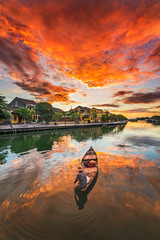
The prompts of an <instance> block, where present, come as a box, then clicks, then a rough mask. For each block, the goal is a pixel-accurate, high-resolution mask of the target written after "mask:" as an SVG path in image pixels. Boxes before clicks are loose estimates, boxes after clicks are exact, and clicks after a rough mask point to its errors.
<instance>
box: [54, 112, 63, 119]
mask: <svg viewBox="0 0 160 240" xmlns="http://www.w3.org/2000/svg"><path fill="white" fill-rule="evenodd" d="M62 116H63V113H61V112H54V113H53V116H52V119H53V120H54V121H59V119H60V118H61V117H62Z"/></svg>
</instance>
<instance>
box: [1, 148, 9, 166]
mask: <svg viewBox="0 0 160 240" xmlns="http://www.w3.org/2000/svg"><path fill="white" fill-rule="evenodd" d="M7 156H8V151H4V152H1V153H0V165H2V164H5V163H6V162H7V160H6V158H7Z"/></svg>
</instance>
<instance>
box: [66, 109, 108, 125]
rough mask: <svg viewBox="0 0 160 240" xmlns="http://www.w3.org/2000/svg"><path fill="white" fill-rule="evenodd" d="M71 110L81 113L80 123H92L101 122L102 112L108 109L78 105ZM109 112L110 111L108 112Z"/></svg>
mask: <svg viewBox="0 0 160 240" xmlns="http://www.w3.org/2000/svg"><path fill="white" fill-rule="evenodd" d="M70 112H76V113H79V115H80V123H92V122H101V116H102V114H105V113H106V111H104V110H102V109H98V108H91V109H90V108H88V107H82V106H78V107H76V108H74V109H72V110H70ZM107 113H109V112H107Z"/></svg>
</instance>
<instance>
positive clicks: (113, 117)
mask: <svg viewBox="0 0 160 240" xmlns="http://www.w3.org/2000/svg"><path fill="white" fill-rule="evenodd" d="M109 120H110V121H117V115H116V114H111V115H110V116H109Z"/></svg>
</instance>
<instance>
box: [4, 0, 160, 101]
mask: <svg viewBox="0 0 160 240" xmlns="http://www.w3.org/2000/svg"><path fill="white" fill-rule="evenodd" d="M0 13H1V17H0V28H1V30H0V37H1V42H2V43H3V46H5V47H4V49H2V52H3V54H2V55H3V56H1V59H0V60H1V62H2V63H3V65H5V66H7V69H8V72H9V73H10V74H11V75H12V76H14V77H15V78H16V81H17V82H18V83H17V84H18V85H19V86H20V87H21V88H23V89H25V90H27V91H31V92H33V93H36V94H38V95H39V96H42V97H46V98H47V99H50V98H51V99H52V100H53V101H68V102H69V94H70V93H71V92H75V91H76V89H74V90H72V89H69V88H68V89H67V88H63V87H61V88H59V91H60V92H59V93H58V94H59V95H57V93H56V94H54V91H55V88H56V86H54V85H53V84H51V83H50V84H49V80H48V76H49V75H48V72H53V71H55V70H57V71H59V72H61V73H63V75H64V76H66V77H67V79H68V78H70V77H72V78H75V79H79V80H81V81H82V82H83V83H85V84H87V85H88V86H89V87H98V86H100V87H103V86H110V85H115V84H119V83H125V82H126V81H128V80H130V82H131V84H132V83H139V82H144V81H146V80H148V79H150V78H153V79H154V78H158V75H157V71H155V68H156V66H157V63H158V61H159V39H160V37H159V36H160V20H159V19H160V2H159V1H157V0H153V1H147V2H146V1H136V2H134V1H133V2H132V1H130V2H127V1H123V2H122V1H120V0H119V1H118V0H115V1H109V0H100V1H93V0H81V1H75V0H70V1H67V0H63V1H58V0H55V1H49V0H46V1H38V0H32V1H20V0H10V1H5V0H2V1H1V10H0ZM47 63H49V64H47ZM44 65H47V66H46V67H42V66H44ZM46 68H47V71H48V72H46ZM46 78H47V80H46ZM55 79H56V78H55ZM56 81H58V78H57V79H56ZM38 83H40V84H39V86H38ZM44 83H45V84H46V83H47V85H46V86H45V84H44ZM127 84H128V83H127ZM30 86H31V87H30ZM48 86H49V87H48ZM52 95H53V97H52ZM63 96H64V98H63Z"/></svg>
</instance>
